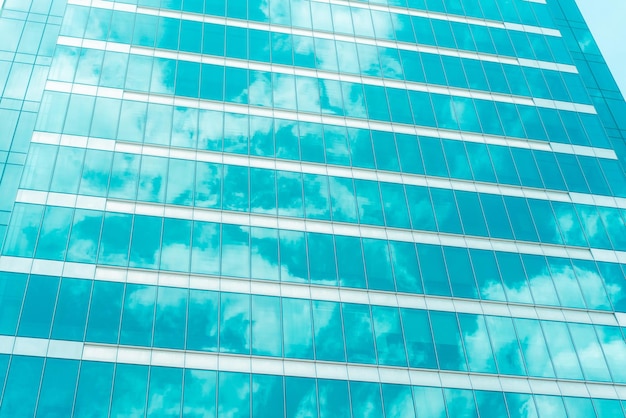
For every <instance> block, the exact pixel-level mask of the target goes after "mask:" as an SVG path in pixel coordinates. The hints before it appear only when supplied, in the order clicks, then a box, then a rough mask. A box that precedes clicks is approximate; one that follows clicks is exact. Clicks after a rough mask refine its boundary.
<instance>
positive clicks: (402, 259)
mask: <svg viewBox="0 0 626 418" xmlns="http://www.w3.org/2000/svg"><path fill="white" fill-rule="evenodd" d="M389 250H390V253H391V264H392V267H393V272H394V277H395V281H396V287H397V289H398V291H399V292H407V293H423V286H422V279H421V275H420V272H419V266H418V262H417V253H416V252H415V245H414V244H413V243H409V242H397V241H389Z"/></svg>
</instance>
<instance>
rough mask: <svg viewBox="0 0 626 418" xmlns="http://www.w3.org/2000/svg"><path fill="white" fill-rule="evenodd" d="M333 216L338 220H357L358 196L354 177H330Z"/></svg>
mask: <svg viewBox="0 0 626 418" xmlns="http://www.w3.org/2000/svg"><path fill="white" fill-rule="evenodd" d="M328 184H329V186H330V204H331V208H332V217H333V220H334V221H337V222H351V223H356V222H357V208H356V198H355V192H354V185H353V180H352V179H346V178H341V177H329V178H328Z"/></svg>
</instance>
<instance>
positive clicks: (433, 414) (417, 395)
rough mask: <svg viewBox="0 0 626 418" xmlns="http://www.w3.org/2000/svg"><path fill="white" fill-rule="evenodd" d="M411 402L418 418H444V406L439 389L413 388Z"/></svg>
mask: <svg viewBox="0 0 626 418" xmlns="http://www.w3.org/2000/svg"><path fill="white" fill-rule="evenodd" d="M413 401H414V402H415V410H416V411H417V416H418V417H419V418H446V417H447V414H446V404H445V400H444V399H443V392H442V390H441V388H430V387H419V386H414V387H413Z"/></svg>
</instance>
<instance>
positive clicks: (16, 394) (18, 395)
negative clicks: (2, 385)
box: [0, 356, 44, 418]
mask: <svg viewBox="0 0 626 418" xmlns="http://www.w3.org/2000/svg"><path fill="white" fill-rule="evenodd" d="M43 362H44V359H43V358H40V357H21V356H13V357H12V359H11V366H10V368H9V375H8V377H7V380H6V389H5V391H4V395H3V398H2V408H0V417H2V418H14V417H32V416H34V415H35V405H36V403H37V392H38V390H39V382H40V380H41V372H42V368H43Z"/></svg>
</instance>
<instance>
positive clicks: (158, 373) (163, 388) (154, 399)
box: [147, 366, 183, 418]
mask: <svg viewBox="0 0 626 418" xmlns="http://www.w3.org/2000/svg"><path fill="white" fill-rule="evenodd" d="M182 381H183V370H181V369H174V368H166V367H154V366H153V367H152V368H151V369H150V384H149V390H148V411H147V412H148V416H150V417H155V418H166V417H178V416H180V410H181V405H180V404H181V398H182V389H183V388H182V383H183V382H182Z"/></svg>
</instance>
